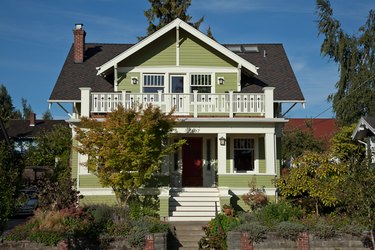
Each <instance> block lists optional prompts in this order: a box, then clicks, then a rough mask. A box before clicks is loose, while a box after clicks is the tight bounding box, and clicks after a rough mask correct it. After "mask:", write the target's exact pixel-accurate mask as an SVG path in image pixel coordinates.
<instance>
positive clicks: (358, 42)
mask: <svg viewBox="0 0 375 250" xmlns="http://www.w3.org/2000/svg"><path fill="white" fill-rule="evenodd" d="M317 9H318V11H317V14H318V17H319V21H318V29H319V35H323V36H324V41H323V43H322V45H321V53H322V55H324V56H327V57H329V58H330V59H332V60H333V61H334V62H336V63H337V64H338V68H339V74H340V79H339V81H338V82H337V83H336V89H337V92H336V93H334V94H331V95H330V96H329V97H328V100H330V101H332V106H333V110H334V112H335V113H336V118H337V119H338V120H339V121H340V122H341V123H342V124H343V125H350V124H351V123H353V122H356V121H357V120H358V119H359V118H360V117H361V116H367V115H369V116H375V64H374V62H375V11H374V10H370V12H369V15H368V18H367V21H366V23H365V24H364V25H363V26H361V27H360V28H359V29H358V34H356V35H350V34H347V33H345V32H344V31H343V29H342V28H341V24H340V22H339V21H338V20H336V19H335V18H333V17H332V15H333V10H332V8H331V5H330V2H329V0H317Z"/></svg>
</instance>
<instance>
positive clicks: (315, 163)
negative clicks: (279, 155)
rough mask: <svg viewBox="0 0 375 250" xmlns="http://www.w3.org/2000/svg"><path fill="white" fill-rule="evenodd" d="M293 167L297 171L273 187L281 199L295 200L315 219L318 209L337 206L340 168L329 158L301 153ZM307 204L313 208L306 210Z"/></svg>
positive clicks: (283, 177) (341, 178) (322, 155)
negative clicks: (313, 214) (312, 212)
mask: <svg viewBox="0 0 375 250" xmlns="http://www.w3.org/2000/svg"><path fill="white" fill-rule="evenodd" d="M294 163H295V164H296V165H297V167H295V168H292V169H291V170H290V172H289V173H288V174H287V175H285V176H282V177H281V178H280V179H279V180H278V181H277V183H276V186H277V188H278V190H279V192H280V194H281V195H282V196H284V197H286V198H288V199H293V200H297V201H298V203H299V204H300V205H302V206H303V207H305V209H308V210H309V209H314V210H315V213H316V214H317V215H319V207H320V206H326V207H333V206H335V205H337V204H338V203H339V202H340V200H339V198H338V193H337V190H338V187H339V185H341V183H342V182H343V179H344V174H345V170H346V168H345V165H344V164H341V163H339V162H337V161H336V160H335V159H334V157H332V155H331V154H328V153H325V154H320V153H316V152H305V153H304V154H303V155H301V156H300V157H298V158H297V159H296V160H295V162H294ZM311 203H312V204H314V208H310V206H309V205H310V204H311Z"/></svg>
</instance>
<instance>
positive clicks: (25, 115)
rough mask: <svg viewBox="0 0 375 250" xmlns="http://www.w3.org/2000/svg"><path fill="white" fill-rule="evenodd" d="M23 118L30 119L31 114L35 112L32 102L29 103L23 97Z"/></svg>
mask: <svg viewBox="0 0 375 250" xmlns="http://www.w3.org/2000/svg"><path fill="white" fill-rule="evenodd" d="M21 102H22V119H23V120H28V119H29V118H30V114H31V113H33V112H34V111H33V109H32V108H31V105H30V104H27V100H26V99H25V98H23V97H22V99H21Z"/></svg>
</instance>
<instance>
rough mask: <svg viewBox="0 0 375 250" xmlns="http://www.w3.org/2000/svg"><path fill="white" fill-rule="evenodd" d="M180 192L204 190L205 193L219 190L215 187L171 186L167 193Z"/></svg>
mask: <svg viewBox="0 0 375 250" xmlns="http://www.w3.org/2000/svg"><path fill="white" fill-rule="evenodd" d="M180 192H189V193H190V192H191V193H194V192H205V193H219V190H218V189H217V188H204V187H200V188H187V187H184V188H172V189H171V190H170V191H169V193H171V194H173V193H180Z"/></svg>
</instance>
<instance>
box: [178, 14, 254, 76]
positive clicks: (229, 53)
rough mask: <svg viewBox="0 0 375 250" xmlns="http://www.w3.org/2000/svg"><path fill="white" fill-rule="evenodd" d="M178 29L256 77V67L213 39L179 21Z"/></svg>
mask: <svg viewBox="0 0 375 250" xmlns="http://www.w3.org/2000/svg"><path fill="white" fill-rule="evenodd" d="M180 27H181V28H183V29H184V30H186V31H187V32H189V33H190V34H192V35H194V36H195V37H197V38H199V39H200V40H201V41H203V42H205V43H206V44H208V45H209V46H211V47H212V48H214V49H216V50H217V51H219V52H221V53H222V54H224V55H225V56H227V57H229V58H230V59H232V60H233V61H235V62H237V63H238V64H240V65H242V67H244V68H246V69H248V70H250V71H251V72H252V73H254V74H255V75H258V67H256V66H255V65H254V64H252V63H250V62H248V61H246V60H245V59H243V58H242V57H240V56H238V55H237V54H236V53H234V52H232V51H230V50H229V49H227V48H225V47H224V46H223V45H221V44H220V43H218V42H216V41H214V40H213V39H211V38H209V37H208V36H206V35H205V34H203V33H202V32H200V31H199V30H197V29H195V28H193V27H192V26H190V25H189V24H187V23H185V22H183V21H181V23H180Z"/></svg>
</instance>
